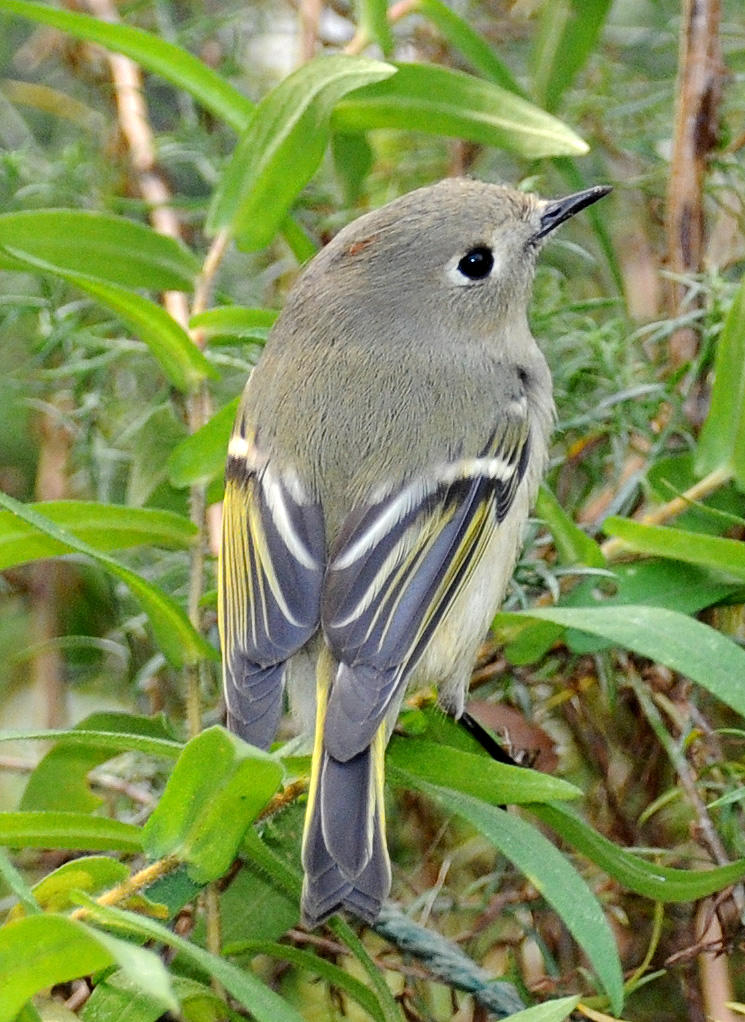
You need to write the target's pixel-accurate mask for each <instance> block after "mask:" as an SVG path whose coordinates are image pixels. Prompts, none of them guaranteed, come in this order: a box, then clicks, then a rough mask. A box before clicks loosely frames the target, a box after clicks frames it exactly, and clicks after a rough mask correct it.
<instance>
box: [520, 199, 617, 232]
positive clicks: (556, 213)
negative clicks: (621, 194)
mask: <svg viewBox="0 0 745 1022" xmlns="http://www.w3.org/2000/svg"><path fill="white" fill-rule="evenodd" d="M611 190H612V189H611V186H610V185H595V186H594V188H585V189H584V191H581V192H574V194H573V195H567V196H566V198H564V199H553V200H549V201H548V202H547V203H546V205H545V206H544V209H543V212H542V213H541V227H540V230H539V231H538V233H537V234H536V236H535V237H536V240H538V239H540V238H545V237H546V235H547V234H550V233H551V231H553V230H555V229H556V228H557V227H558V226H559V224H563V223H564V221H565V220H568V219H569V217H571V216H574V214H575V213H579V211H580V210H581V209H584V208H585V206H591V205H592V204H593V202H597V201H598V199H602V198H603V196H604V195H607V194H608V192H610V191H611Z"/></svg>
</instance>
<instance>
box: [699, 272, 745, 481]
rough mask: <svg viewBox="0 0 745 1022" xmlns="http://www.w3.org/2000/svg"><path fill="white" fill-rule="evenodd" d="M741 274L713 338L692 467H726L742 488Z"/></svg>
mask: <svg viewBox="0 0 745 1022" xmlns="http://www.w3.org/2000/svg"><path fill="white" fill-rule="evenodd" d="M744 365H745V277H744V278H743V281H742V283H741V284H740V287H739V289H738V291H737V294H736V295H735V298H734V301H733V302H732V307H731V308H730V310H729V313H728V314H727V318H726V320H725V322H724V328H723V330H722V333H721V336H720V337H719V340H718V341H717V350H716V356H715V359H714V386H713V388H712V392H711V405H710V407H709V414H708V415H707V417H706V422H704V425H703V428H702V430H701V434H700V436H699V438H698V447H697V451H696V462H695V464H696V471H697V472H698V473H699V474H700V475H708V474H709V473H710V472H714V471H715V470H716V469H729V470H730V471H731V472H732V473H733V474H734V477H735V479H736V480H737V482H738V484H739V485H740V487H741V488H745V373H743V371H742V367H743V366H744Z"/></svg>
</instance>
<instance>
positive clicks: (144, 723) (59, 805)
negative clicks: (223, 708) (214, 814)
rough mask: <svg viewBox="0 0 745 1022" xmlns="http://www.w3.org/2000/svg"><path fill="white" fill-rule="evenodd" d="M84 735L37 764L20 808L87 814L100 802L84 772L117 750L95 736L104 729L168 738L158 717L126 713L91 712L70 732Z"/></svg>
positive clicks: (57, 748) (66, 743)
mask: <svg viewBox="0 0 745 1022" xmlns="http://www.w3.org/2000/svg"><path fill="white" fill-rule="evenodd" d="M72 730H73V731H75V732H78V733H80V732H82V733H83V735H86V736H87V741H79V742H76V743H75V744H72V743H70V742H58V743H57V744H56V745H55V746H54V747H53V748H52V749H50V750H49V752H47V753H46V755H45V756H43V757H42V759H41V760H40V761H39V763H38V764H37V766H36V768H35V769H34V770H33V772H32V773H31V776H30V777H29V779H28V783H27V784H26V790H25V791H24V793H23V798H22V799H21V804H20V808H21V809H53V810H57V809H64V810H65V811H67V812H80V813H88V812H91V811H92V810H94V809H96V808H97V806H99V805H100V804H101V802H102V801H103V799H102V798H100V796H98V795H94V794H93V792H92V791H91V788H90V784H89V782H88V773H89V772H90V771H91V770H93V769H94V768H95V767H97V766H100V765H101V763H105V762H106V761H107V760H109V759H111V758H112V757H113V756H118V755H119V754H120V752H121V749H120V748H118V747H113V748H112V746H111V744H110V743H109V741H107V740H104V741H101V740H99V739H97V738H96V736H95V733H96V732H100V731H104V730H108V731H118V732H121V733H122V734H123V735H132V734H133V733H134V735H135V736H136V737H140V736H144V737H146V738H155V739H156V740H161V739H165V740H166V741H169V743H170V744H174V743H171V742H170V735H169V734H168V732H167V731H166V729H165V728H164V726H163V722H162V720H161V719H160V718H158V717H155V718H151V717H136V716H133V715H131V714H127V713H94V714H92V715H91V716H89V717H87V718H86V719H85V720H83V721H81V722H80V723H79V724H77V725H76V726H75V727H74V728H73V729H72Z"/></svg>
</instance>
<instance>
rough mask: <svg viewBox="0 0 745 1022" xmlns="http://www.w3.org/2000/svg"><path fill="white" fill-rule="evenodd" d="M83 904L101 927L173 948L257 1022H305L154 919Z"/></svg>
mask: <svg viewBox="0 0 745 1022" xmlns="http://www.w3.org/2000/svg"><path fill="white" fill-rule="evenodd" d="M81 900H82V902H83V904H84V905H85V906H86V908H87V909H88V911H89V913H90V916H91V918H93V919H94V920H96V921H99V922H100V923H101V924H102V925H104V926H107V927H114V928H116V929H118V930H119V931H120V932H123V933H128V934H131V935H133V936H137V937H141V938H145V939H146V940H155V941H158V943H160V944H165V945H166V947H172V948H174V950H176V951H178V952H179V955H183V957H184V959H185V960H186V961H187V962H189V964H191V965H193V966H196V967H197V969H199V970H201V971H203V972H206V973H207V975H208V976H211V977H213V978H214V979H215V980H217V982H218V983H221V984H222V986H223V987H224V988H225V990H227V992H228V993H229V994H230V995H231V996H232V997H235V999H236V1000H237V1001H239V1002H240V1004H242V1005H243V1007H244V1008H246V1009H248V1011H250V1012H251V1015H252V1016H253V1018H254V1019H256V1022H303V1019H302V1017H301V1016H300V1015H299V1014H298V1012H297V1011H296V1010H295V1009H294V1008H292V1007H291V1006H290V1005H289V1004H288V1003H287V1002H286V1001H285V1000H283V998H281V997H280V996H279V994H276V993H275V992H274V991H273V990H270V989H269V987H267V986H265V985H264V983H262V982H261V980H260V979H258V978H257V977H256V976H254V974H253V973H252V972H249V971H248V970H246V969H240V968H238V967H237V966H235V965H233V964H232V963H231V962H227V961H225V959H224V958H218V957H217V956H215V955H211V954H210V953H209V952H208V951H204V950H203V949H202V948H200V947H197V945H196V944H192V943H191V941H188V940H185V939H184V938H183V937H179V936H177V935H176V934H175V933H172V932H171V931H170V930H169V929H168V928H167V927H166V926H163V925H162V924H161V923H157V922H155V921H154V920H153V919H146V918H145V917H144V916H139V915H135V913H134V912H126V911H123V910H122V909H115V908H104V907H103V906H101V905H97V904H96V903H95V902H94V901H91V900H90V899H88V898H86V899H81ZM35 918H36V917H35Z"/></svg>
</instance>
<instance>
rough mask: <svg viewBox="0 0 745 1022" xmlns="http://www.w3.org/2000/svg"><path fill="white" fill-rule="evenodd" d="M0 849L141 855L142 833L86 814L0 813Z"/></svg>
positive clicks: (137, 829)
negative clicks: (139, 853)
mask: <svg viewBox="0 0 745 1022" xmlns="http://www.w3.org/2000/svg"><path fill="white" fill-rule="evenodd" d="M0 845H8V846H9V847H10V848H69V849H74V850H77V851H91V852H94V851H114V852H117V851H118V852H141V851H142V830H141V829H140V828H139V827H135V826H134V825H133V824H131V823H122V822H121V821H120V820H109V819H107V818H106V817H104V816H89V815H88V813H52V812H32V813H23V812H17V813H10V812H8V813H6V812H0ZM0 932H1V931H0Z"/></svg>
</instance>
